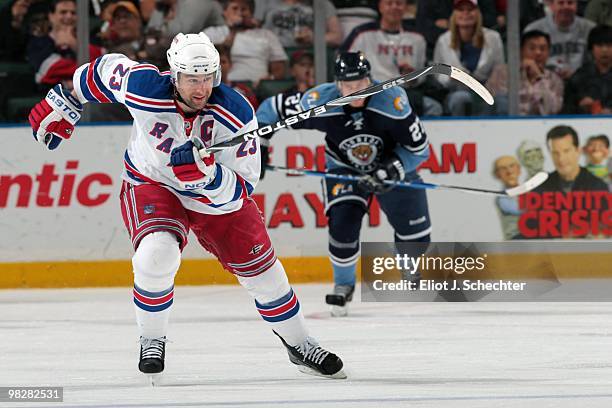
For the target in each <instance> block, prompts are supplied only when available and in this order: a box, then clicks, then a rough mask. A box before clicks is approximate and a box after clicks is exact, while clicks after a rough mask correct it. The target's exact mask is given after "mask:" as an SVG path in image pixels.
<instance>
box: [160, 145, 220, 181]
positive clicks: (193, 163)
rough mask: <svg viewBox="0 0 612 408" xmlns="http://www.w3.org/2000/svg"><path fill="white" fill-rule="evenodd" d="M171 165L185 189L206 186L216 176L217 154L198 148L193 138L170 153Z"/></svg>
mask: <svg viewBox="0 0 612 408" xmlns="http://www.w3.org/2000/svg"><path fill="white" fill-rule="evenodd" d="M170 165H171V166H172V171H173V172H174V176H175V177H176V178H177V179H179V181H180V184H181V186H182V187H183V188H184V189H185V190H195V189H199V188H204V187H206V185H208V183H210V182H211V180H213V179H214V178H215V174H216V169H217V167H216V166H215V156H214V155H213V154H211V153H208V152H206V149H202V150H198V148H197V147H196V146H195V145H194V144H193V142H192V141H191V140H189V141H188V142H187V143H185V144H183V145H181V146H179V147H175V148H174V149H172V152H171V153H170Z"/></svg>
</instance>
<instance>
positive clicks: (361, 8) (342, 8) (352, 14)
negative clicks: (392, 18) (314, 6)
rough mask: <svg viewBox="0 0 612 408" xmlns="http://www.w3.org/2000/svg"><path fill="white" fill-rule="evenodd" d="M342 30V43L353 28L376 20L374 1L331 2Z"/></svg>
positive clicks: (336, 0)
mask: <svg viewBox="0 0 612 408" xmlns="http://www.w3.org/2000/svg"><path fill="white" fill-rule="evenodd" d="M332 3H333V4H334V6H335V7H336V12H337V13H338V21H339V22H340V28H341V29H342V36H343V38H342V41H344V40H345V39H346V36H347V35H348V34H349V33H350V32H351V31H353V28H355V27H357V26H359V25H362V24H365V23H369V22H371V21H375V20H376V19H377V18H378V13H377V12H376V10H377V7H376V6H377V3H378V2H377V1H376V0H332Z"/></svg>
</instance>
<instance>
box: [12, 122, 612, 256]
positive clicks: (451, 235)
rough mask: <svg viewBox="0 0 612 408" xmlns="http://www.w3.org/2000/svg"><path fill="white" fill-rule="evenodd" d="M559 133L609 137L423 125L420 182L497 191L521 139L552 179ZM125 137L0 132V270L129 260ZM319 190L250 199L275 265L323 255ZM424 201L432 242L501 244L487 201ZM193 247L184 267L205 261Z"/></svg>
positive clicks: (301, 142) (316, 147) (289, 138)
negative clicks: (53, 141)
mask: <svg viewBox="0 0 612 408" xmlns="http://www.w3.org/2000/svg"><path fill="white" fill-rule="evenodd" d="M559 124H566V125H570V126H572V127H574V128H575V129H576V130H577V132H578V134H579V137H580V139H581V144H583V143H584V142H585V141H586V139H587V138H588V137H589V136H591V135H595V134H601V133H604V134H608V136H610V133H612V132H610V129H612V118H610V117H604V118H550V119H500V120H476V119H472V120H468V119H465V120H450V119H449V120H435V121H425V128H426V131H427V133H428V135H429V138H430V141H431V144H432V149H433V153H434V155H435V157H434V158H431V159H430V161H428V164H427V166H426V168H424V169H422V170H421V172H420V174H421V176H422V177H423V179H424V180H425V181H429V182H434V183H447V184H457V185H466V186H474V187H482V188H490V189H501V188H502V186H501V184H500V182H499V181H498V180H496V179H495V178H494V176H493V174H492V165H493V161H494V160H495V159H496V158H497V157H499V156H502V155H513V156H516V155H517V153H516V152H517V148H518V146H519V145H520V144H521V142H523V141H524V140H532V141H534V142H536V143H538V144H539V145H540V146H541V147H542V148H543V150H544V155H545V163H544V169H545V170H547V171H552V170H553V165H552V161H551V159H550V156H549V155H548V152H547V151H546V148H545V137H546V132H547V131H548V130H549V129H550V128H552V127H553V126H556V125H559ZM129 135H130V126H129V125H100V126H80V127H79V128H77V131H76V132H75V135H74V136H73V137H72V139H71V140H70V141H68V142H67V143H64V144H63V145H62V146H61V147H60V148H59V149H58V150H57V151H53V152H48V151H46V150H45V149H43V148H42V147H41V146H40V145H38V144H37V143H35V142H34V140H33V138H32V135H31V131H30V129H29V127H25V126H18V127H3V128H0V140H2V146H3V148H2V149H1V150H0V177H1V178H0V263H9V262H13V263H14V262H33V261H37V262H38V261H98V260H100V261H104V260H128V259H130V258H131V256H132V248H131V245H130V242H129V239H128V236H127V233H126V231H125V228H124V226H123V222H122V220H121V215H120V207H119V199H118V195H119V189H120V186H121V180H120V174H121V169H122V166H123V152H124V148H125V146H126V142H127V140H128V138H129ZM322 143H323V134H322V133H319V132H315V131H281V132H279V133H278V134H277V135H276V136H275V137H274V139H273V146H274V150H273V154H272V163H273V164H276V165H283V166H285V165H292V164H296V165H298V166H303V165H307V166H310V165H313V164H316V163H319V165H321V164H322V163H323V148H322ZM525 178H526V172H525V169H523V171H522V176H521V180H522V181H523V180H524V179H525ZM320 182H321V180H320V179H318V178H315V177H289V176H286V175H284V174H279V173H273V172H267V174H266V178H265V180H264V181H262V182H261V183H260V184H259V185H258V186H257V188H256V194H257V196H256V199H257V201H258V203H259V204H260V206H262V207H263V208H262V210H263V211H264V213H265V217H266V222H267V224H268V226H269V231H270V235H271V237H272V240H273V242H274V244H275V246H276V249H277V253H278V254H279V255H280V256H283V257H324V256H326V254H327V232H326V228H325V226H324V224H325V217H324V215H323V212H322V210H323V205H322V196H321V191H320V190H321V188H320ZM428 198H429V204H430V211H431V218H432V222H433V228H434V229H433V234H432V239H433V240H435V241H439V242H442V241H473V242H474V241H500V240H502V239H503V238H502V231H501V226H500V221H499V218H498V215H497V210H496V207H495V205H494V199H493V198H491V197H488V196H481V195H474V194H464V193H459V192H448V191H431V192H429V193H428ZM262 204H263V205H262ZM374 213H375V214H376V213H377V211H374ZM371 222H372V221H371ZM373 223H374V224H375V225H374V226H370V225H369V223H368V221H367V220H366V221H364V229H363V233H362V240H364V241H390V240H392V239H393V236H392V231H391V229H390V228H389V227H388V226H387V225H386V219H385V218H384V216H383V215H382V213H380V214H379V218H378V219H377V217H376V216H374V220H373ZM193 241H194V240H192V243H191V244H190V245H189V246H188V247H187V248H186V250H185V258H188V259H201V258H207V257H209V256H208V255H207V254H206V253H204V251H202V250H201V249H200V247H199V246H197V245H196V244H194V242H193Z"/></svg>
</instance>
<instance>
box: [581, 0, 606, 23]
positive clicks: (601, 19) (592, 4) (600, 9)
mask: <svg viewBox="0 0 612 408" xmlns="http://www.w3.org/2000/svg"><path fill="white" fill-rule="evenodd" d="M584 17H585V18H587V19H589V20H591V21H592V22H594V23H595V24H601V25H609V26H612V2H611V1H610V0H591V1H589V4H587V7H586V11H585V12H584Z"/></svg>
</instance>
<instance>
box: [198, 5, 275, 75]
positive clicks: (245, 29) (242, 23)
mask: <svg viewBox="0 0 612 408" xmlns="http://www.w3.org/2000/svg"><path fill="white" fill-rule="evenodd" d="M254 7H255V5H254V3H253V0H224V1H223V16H224V18H225V24H224V25H222V26H216V27H209V28H207V29H206V30H204V33H205V34H206V35H208V36H209V37H210V40H211V41H212V42H213V43H214V44H216V45H224V46H226V47H228V48H230V50H231V59H232V70H231V71H230V72H229V75H228V79H229V80H230V81H251V82H252V83H253V85H254V86H255V87H256V86H257V84H258V83H259V81H260V80H262V79H283V78H284V77H285V69H286V61H287V54H286V53H285V50H284V49H283V46H282V45H281V43H280V41H279V39H278V37H276V35H274V33H273V32H272V31H270V30H267V29H264V28H257V27H256V26H255V22H254V20H253V8H254Z"/></svg>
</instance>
